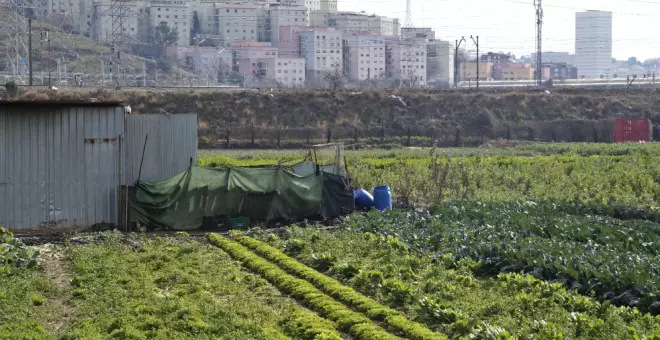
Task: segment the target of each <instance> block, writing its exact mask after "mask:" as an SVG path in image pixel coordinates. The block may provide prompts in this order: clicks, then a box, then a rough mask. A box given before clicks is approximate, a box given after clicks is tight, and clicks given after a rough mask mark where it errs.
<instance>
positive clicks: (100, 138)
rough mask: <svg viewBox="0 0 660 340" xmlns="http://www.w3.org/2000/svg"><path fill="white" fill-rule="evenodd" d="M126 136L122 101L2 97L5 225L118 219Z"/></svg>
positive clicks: (65, 226)
mask: <svg viewBox="0 0 660 340" xmlns="http://www.w3.org/2000/svg"><path fill="white" fill-rule="evenodd" d="M123 134H124V108H123V106H122V104H121V103H117V102H104V103H88V102H63V101H48V102H29V101H27V102H26V101H15V102H0V225H3V226H6V227H8V228H9V229H11V230H21V231H29V230H39V231H40V232H46V231H49V230H51V229H57V230H58V231H64V230H75V229H79V228H84V227H89V226H92V225H95V224H100V223H109V224H112V223H115V221H116V219H117V212H116V206H117V204H116V201H117V200H116V188H117V186H118V185H120V184H121V181H122V175H123V164H122V157H121V152H122V151H121V137H122V135H123Z"/></svg>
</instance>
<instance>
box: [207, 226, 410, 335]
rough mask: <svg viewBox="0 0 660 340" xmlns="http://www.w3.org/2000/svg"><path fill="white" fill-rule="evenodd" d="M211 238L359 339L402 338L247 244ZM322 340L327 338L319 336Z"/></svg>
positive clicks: (241, 260) (216, 236)
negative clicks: (255, 252)
mask: <svg viewBox="0 0 660 340" xmlns="http://www.w3.org/2000/svg"><path fill="white" fill-rule="evenodd" d="M209 239H210V240H211V242H213V243H214V244H215V245H217V246H218V247H220V248H221V249H222V250H224V251H225V252H227V253H229V254H230V255H231V256H232V257H234V258H235V259H237V260H238V261H240V262H241V263H243V264H244V265H245V266H247V267H248V268H250V269H251V270H253V271H255V272H257V273H258V274H260V275H261V276H262V277H264V278H265V279H266V280H268V281H269V282H271V283H272V284H273V285H275V286H276V287H277V288H278V289H280V290H281V291H283V292H285V293H287V294H289V295H291V296H292V297H294V298H296V299H300V300H302V301H304V302H305V303H306V304H307V305H308V306H309V307H310V308H311V309H313V310H314V311H316V312H318V313H319V314H321V315H323V316H325V317H326V318H328V319H330V320H332V321H334V322H335V323H336V324H337V325H338V326H339V327H340V328H341V329H342V330H343V331H345V332H347V333H349V334H351V335H352V336H354V337H355V338H356V339H365V340H371V339H374V340H388V339H398V337H396V336H394V335H392V334H390V333H388V332H386V331H384V330H383V329H382V328H380V327H378V326H376V325H374V324H373V323H372V321H371V320H370V319H369V318H367V317H365V316H364V315H362V314H360V313H357V312H354V311H352V310H350V309H349V308H347V307H346V306H345V305H343V304H341V303H339V302H337V301H335V300H334V299H333V298H331V297H329V296H327V295H325V294H324V293H322V292H321V291H320V290H318V289H316V287H314V286H313V285H312V284H311V283H309V282H307V281H304V280H301V279H297V278H295V277H292V276H291V275H289V274H287V273H286V272H285V271H283V270H282V269H280V268H278V267H277V266H276V265H274V264H272V263H270V262H268V261H266V260H264V259H263V258H261V257H259V256H257V255H255V254H254V253H253V252H252V251H250V250H248V249H247V248H245V247H244V246H242V245H240V244H238V243H236V242H234V241H231V240H229V239H226V238H224V237H222V236H220V235H217V234H209ZM318 339H324V338H323V337H319V338H318ZM330 339H331V338H330Z"/></svg>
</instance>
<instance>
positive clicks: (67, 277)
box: [38, 244, 74, 333]
mask: <svg viewBox="0 0 660 340" xmlns="http://www.w3.org/2000/svg"><path fill="white" fill-rule="evenodd" d="M39 250H40V254H39V258H38V263H39V265H40V266H41V267H42V268H43V270H44V274H45V276H46V277H47V278H48V279H49V280H51V282H53V283H54V284H55V286H56V288H57V294H56V295H55V297H53V298H50V299H47V300H46V308H48V309H49V310H51V311H53V313H49V319H48V320H46V327H47V329H48V331H49V332H52V333H55V332H58V331H60V330H62V329H66V328H67V327H68V324H69V320H70V319H71V316H72V315H73V310H74V307H73V306H72V305H71V304H70V303H69V302H68V300H67V299H66V296H69V294H68V293H69V290H70V285H69V282H70V281H71V273H70V271H69V269H68V268H67V267H66V264H65V263H64V254H63V253H62V252H63V249H62V247H61V246H56V245H52V244H44V245H42V246H40V247H39Z"/></svg>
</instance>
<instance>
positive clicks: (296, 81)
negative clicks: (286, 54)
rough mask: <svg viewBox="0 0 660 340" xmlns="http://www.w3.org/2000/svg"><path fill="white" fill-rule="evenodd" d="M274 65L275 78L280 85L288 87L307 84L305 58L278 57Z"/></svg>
mask: <svg viewBox="0 0 660 340" xmlns="http://www.w3.org/2000/svg"><path fill="white" fill-rule="evenodd" d="M273 65H274V71H273V74H274V80H275V81H276V82H277V84H278V85H280V86H283V87H288V88H293V87H304V86H305V80H306V75H305V73H306V72H305V59H303V58H276V59H274V62H273Z"/></svg>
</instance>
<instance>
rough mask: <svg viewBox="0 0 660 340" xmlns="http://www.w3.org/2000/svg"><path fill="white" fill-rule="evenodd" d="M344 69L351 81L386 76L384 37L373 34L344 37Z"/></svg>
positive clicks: (369, 80) (374, 79)
mask: <svg viewBox="0 0 660 340" xmlns="http://www.w3.org/2000/svg"><path fill="white" fill-rule="evenodd" d="M344 60H345V65H344V68H345V71H346V75H347V76H348V80H349V81H352V82H363V81H368V82H371V81H379V80H385V79H386V78H387V77H386V75H387V68H386V66H385V39H384V38H383V37H379V36H375V35H359V34H349V35H346V36H345V38H344Z"/></svg>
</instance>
